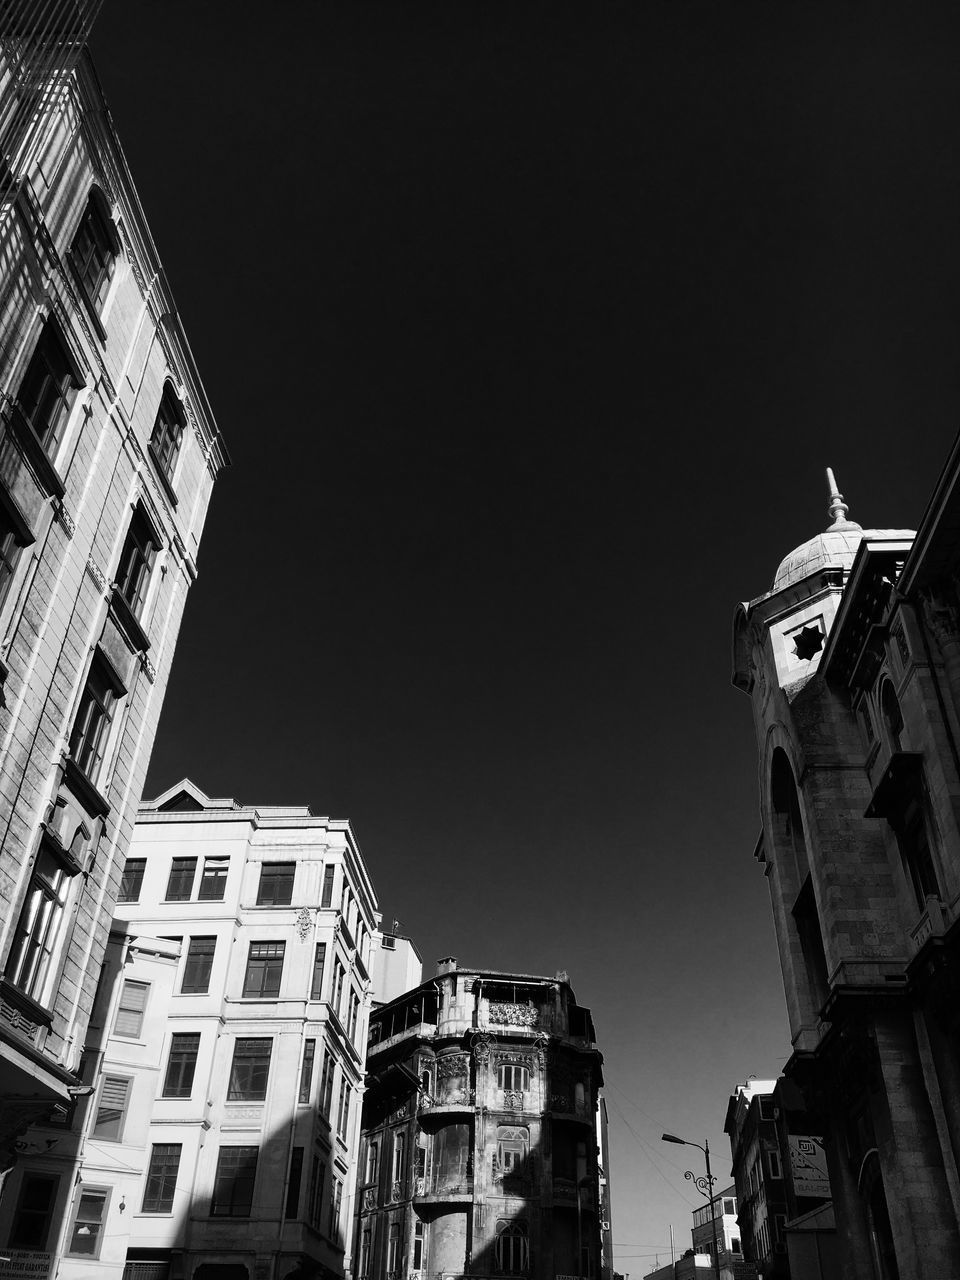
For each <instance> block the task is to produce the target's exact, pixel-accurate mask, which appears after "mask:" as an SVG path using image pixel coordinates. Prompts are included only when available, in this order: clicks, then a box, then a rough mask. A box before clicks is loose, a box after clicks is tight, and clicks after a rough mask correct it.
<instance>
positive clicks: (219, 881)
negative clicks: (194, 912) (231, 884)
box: [197, 854, 230, 902]
mask: <svg viewBox="0 0 960 1280" xmlns="http://www.w3.org/2000/svg"><path fill="white" fill-rule="evenodd" d="M221 870H222V874H220V872H221ZM211 872H212V874H211ZM229 874H230V858H229V857H228V856H227V855H226V854H210V855H209V856H207V857H205V858H204V859H203V867H202V868H201V870H200V883H199V885H198V886H197V901H198V902H223V900H224V897H225V896H226V891H227V876H228V875H229ZM211 885H212V887H213V888H214V889H217V888H219V890H220V892H219V893H206V892H204V886H211Z"/></svg>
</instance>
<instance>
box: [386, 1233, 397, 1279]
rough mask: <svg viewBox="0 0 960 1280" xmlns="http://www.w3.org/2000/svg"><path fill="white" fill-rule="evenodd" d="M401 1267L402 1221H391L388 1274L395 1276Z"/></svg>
mask: <svg viewBox="0 0 960 1280" xmlns="http://www.w3.org/2000/svg"><path fill="white" fill-rule="evenodd" d="M399 1269H400V1223H399V1222H391V1223H390V1233H389V1235H388V1236H387V1275H388V1276H393V1275H396V1274H397V1271H398V1270H399Z"/></svg>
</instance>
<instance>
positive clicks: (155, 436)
mask: <svg viewBox="0 0 960 1280" xmlns="http://www.w3.org/2000/svg"><path fill="white" fill-rule="evenodd" d="M186 428H187V415H186V410H185V409H184V407H183V403H182V402H181V400H180V397H179V396H178V395H177V393H176V392H175V391H174V389H173V384H172V383H171V382H169V381H167V382H165V383H164V385H163V391H162V393H161V395H160V403H159V405H158V406H157V416H156V418H154V421H153V430H152V431H151V432H150V453H151V455H152V456H153V460H154V462H155V464H156V467H157V470H158V471H159V472H160V475H161V476H162V477H163V479H164V481H165V482H166V484H167V486H172V484H173V478H174V476H175V474H176V470H177V462H178V460H179V458H180V454H181V452H182V450H183V437H184V434H185V432H186Z"/></svg>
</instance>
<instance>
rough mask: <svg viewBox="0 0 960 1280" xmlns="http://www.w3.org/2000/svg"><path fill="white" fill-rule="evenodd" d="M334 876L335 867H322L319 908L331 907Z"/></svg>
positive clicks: (335, 872)
mask: <svg viewBox="0 0 960 1280" xmlns="http://www.w3.org/2000/svg"><path fill="white" fill-rule="evenodd" d="M336 874H337V869H336V867H324V869H323V896H322V897H321V899H320V906H321V907H329V906H332V905H333V878H334V876H335V875H336Z"/></svg>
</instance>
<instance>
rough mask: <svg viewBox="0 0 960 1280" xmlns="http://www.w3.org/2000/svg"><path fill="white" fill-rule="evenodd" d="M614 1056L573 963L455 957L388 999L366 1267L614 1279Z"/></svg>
mask: <svg viewBox="0 0 960 1280" xmlns="http://www.w3.org/2000/svg"><path fill="white" fill-rule="evenodd" d="M601 1062H602V1059H601V1055H600V1053H599V1051H598V1049H597V1046H596V1043H595V1036H594V1031H593V1024H592V1020H591V1018H590V1014H589V1011H588V1010H587V1009H584V1008H583V1007H582V1006H579V1005H577V1003H576V1000H575V998H574V994H573V991H572V989H571V988H570V985H569V983H568V982H567V981H566V979H565V976H560V975H558V977H557V978H555V979H549V978H536V977H530V976H529V975H522V974H507V973H496V972H493V971H491V970H482V969H458V968H457V965H456V962H455V961H453V960H447V961H442V962H441V964H440V966H439V971H438V975H437V977H436V978H435V979H433V980H431V981H429V982H426V983H424V984H422V985H421V986H420V987H418V988H417V989H416V990H415V991H413V992H410V993H408V994H407V995H405V996H402V997H400V998H399V999H397V1000H394V1001H393V1002H392V1003H390V1004H387V1005H384V1006H383V1007H382V1008H380V1009H378V1010H376V1011H375V1013H374V1014H373V1016H372V1018H371V1027H370V1043H369V1046H368V1051H367V1081H368V1084H367V1093H366V1095H365V1098H364V1109H363V1146H362V1149H361V1153H360V1165H359V1169H358V1194H357V1215H356V1222H355V1230H356V1243H355V1247H354V1255H355V1259H356V1265H355V1270H354V1274H355V1276H356V1278H357V1280H394V1278H396V1280H400V1278H401V1277H402V1280H421V1278H422V1277H425V1276H427V1275H428V1274H429V1275H430V1276H431V1277H447V1276H458V1277H459V1276H464V1275H468V1274H469V1275H471V1276H494V1275H504V1274H507V1275H519V1274H523V1275H525V1276H529V1277H532V1278H533V1280H547V1277H549V1278H550V1280H553V1278H554V1277H555V1276H583V1277H591V1276H593V1277H595V1276H599V1275H600V1272H601V1267H602V1265H603V1264H604V1262H605V1258H604V1254H603V1248H602V1243H603V1240H602V1237H603V1225H602V1221H603V1220H602V1218H601V1211H602V1202H601V1196H600V1181H599V1178H600V1162H599V1148H600V1146H601V1145H602V1143H598V1138H597V1114H598V1093H599V1089H600V1086H601V1084H602V1075H601Z"/></svg>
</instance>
